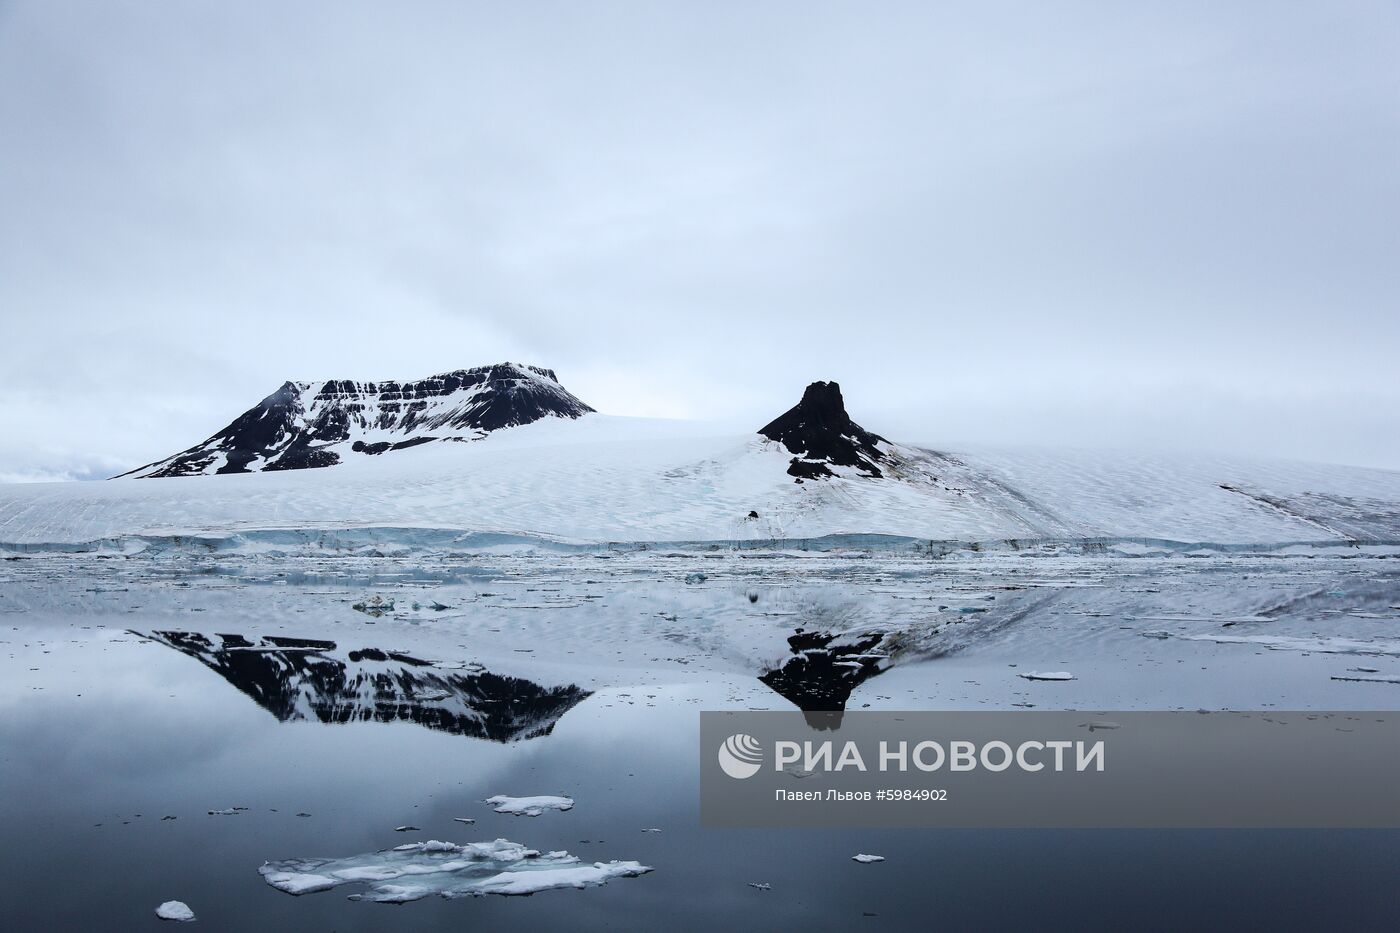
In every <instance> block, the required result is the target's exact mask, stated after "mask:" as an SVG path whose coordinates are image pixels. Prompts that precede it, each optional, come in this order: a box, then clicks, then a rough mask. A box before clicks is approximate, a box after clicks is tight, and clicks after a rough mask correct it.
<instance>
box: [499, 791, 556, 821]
mask: <svg viewBox="0 0 1400 933" xmlns="http://www.w3.org/2000/svg"><path fill="white" fill-rule="evenodd" d="M486 802H487V803H489V804H492V805H493V806H495V808H496V812H497V813H509V814H511V815H512V816H539V815H540V814H541V813H543V812H544V811H546V810H572V809H573V808H574V801H573V798H571V797H551V796H548V795H545V796H540V797H507V796H505V795H504V794H497V795H496V796H494V797H487V798H486Z"/></svg>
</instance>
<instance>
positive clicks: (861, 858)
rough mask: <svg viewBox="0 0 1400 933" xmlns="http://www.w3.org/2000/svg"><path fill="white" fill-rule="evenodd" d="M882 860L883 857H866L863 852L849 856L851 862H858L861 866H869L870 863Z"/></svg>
mask: <svg viewBox="0 0 1400 933" xmlns="http://www.w3.org/2000/svg"><path fill="white" fill-rule="evenodd" d="M884 860H885V857H884V856H883V855H866V854H865V853H864V852H861V853H859V854H857V855H852V856H851V861H853V862H860V863H861V864H862V865H869V864H870V863H871V862H883V861H884Z"/></svg>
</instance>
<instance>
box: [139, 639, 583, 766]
mask: <svg viewBox="0 0 1400 933" xmlns="http://www.w3.org/2000/svg"><path fill="white" fill-rule="evenodd" d="M136 634H141V633H139V632H138V633H136ZM142 637H144V638H149V639H150V640H151V641H155V642H158V643H160V644H163V645H167V646H169V647H171V648H174V649H175V650H176V651H179V652H181V653H183V654H187V655H189V656H190V657H192V658H195V659H196V660H198V661H199V662H200V663H201V664H203V665H204V666H205V667H207V668H209V669H210V670H212V671H214V672H215V673H217V674H218V675H219V676H221V677H223V678H224V679H225V680H227V681H228V682H229V683H231V684H233V686H235V687H237V688H238V689H239V690H241V691H243V692H244V693H246V694H247V695H248V696H250V697H252V698H253V700H254V701H255V702H256V703H257V704H258V705H259V706H261V707H263V708H264V709H266V710H267V711H268V712H270V713H272V715H274V716H276V717H277V718H278V719H280V720H281V721H283V722H294V721H301V720H311V721H318V722H324V723H347V722H415V723H417V724H418V725H420V726H425V727H427V728H429V729H437V730H440V731H442V732H451V733H453V734H454V735H467V736H472V737H474V738H482V739H490V740H491V741H493V742H513V741H517V740H519V739H529V738H534V737H536V736H541V735H548V734H549V733H550V732H551V731H552V730H553V729H554V723H555V722H556V721H558V719H559V717H561V716H563V715H564V714H565V713H567V712H568V711H569V710H570V709H572V708H573V707H574V706H576V705H577V704H578V703H580V702H581V701H582V700H583V699H584V698H586V697H587V696H588V695H589V694H588V691H586V690H582V689H580V688H579V687H576V686H573V685H570V686H567V687H544V686H541V685H540V684H537V683H534V682H532V681H529V680H522V679H520V678H518V677H502V676H500V675H498V674H492V673H490V672H489V671H484V670H471V671H465V672H458V671H447V670H442V669H439V668H438V667H436V666H435V665H434V664H432V663H431V662H429V661H423V660H420V659H418V658H415V657H412V656H410V655H407V654H402V653H399V652H393V651H381V650H379V649H377V648H363V649H360V650H358V651H350V652H340V651H338V650H337V648H336V644H335V642H331V641H317V640H313V639H297V638H281V637H277V636H272V635H269V636H265V637H263V638H261V639H259V640H258V641H257V642H251V641H249V640H248V639H246V638H244V637H242V636H241V635H213V636H210V635H204V634H201V633H199V632H152V633H150V634H149V635H142Z"/></svg>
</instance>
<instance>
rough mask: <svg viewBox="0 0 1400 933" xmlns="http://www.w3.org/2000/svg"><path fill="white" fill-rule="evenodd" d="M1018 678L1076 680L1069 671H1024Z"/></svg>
mask: <svg viewBox="0 0 1400 933" xmlns="http://www.w3.org/2000/svg"><path fill="white" fill-rule="evenodd" d="M1016 676H1017V677H1024V678H1025V679H1026V680H1074V675H1073V674H1071V673H1070V672H1069V671H1022V672H1021V673H1019V674H1017V675H1016Z"/></svg>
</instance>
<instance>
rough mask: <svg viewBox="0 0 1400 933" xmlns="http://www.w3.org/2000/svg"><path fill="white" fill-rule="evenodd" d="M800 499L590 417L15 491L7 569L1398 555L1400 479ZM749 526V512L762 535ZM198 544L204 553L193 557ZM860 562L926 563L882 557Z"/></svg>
mask: <svg viewBox="0 0 1400 933" xmlns="http://www.w3.org/2000/svg"><path fill="white" fill-rule="evenodd" d="M883 449H885V450H886V451H887V452H888V453H889V454H890V455H891V461H890V462H889V463H886V464H884V466H885V474H886V475H885V476H883V477H880V478H872V477H868V476H862V475H859V474H858V473H857V472H856V471H854V470H845V469H844V468H840V467H838V468H836V472H837V474H838V475H837V476H835V477H834V478H830V479H822V480H808V481H806V482H801V483H799V482H795V481H794V478H793V477H792V476H790V475H788V473H787V469H788V465H789V462H790V461H791V459H792V456H791V454H790V453H789V452H788V451H787V450H785V449H784V448H783V447H782V446H781V445H780V444H778V443H775V442H773V441H768V440H765V439H764V438H762V437H760V436H759V435H756V434H749V435H742V434H741V435H718V436H717V435H713V434H710V433H707V432H706V431H705V429H704V428H703V427H700V426H688V425H685V424H682V423H674V422H663V421H655V420H648V419H632V418H618V417H610V416H604V415H597V414H592V415H587V416H585V417H583V418H580V419H578V420H576V421H575V420H567V419H559V418H547V419H544V420H541V421H538V422H535V423H533V424H529V425H524V426H521V427H516V428H512V429H510V430H507V431H499V432H495V433H493V434H491V435H490V436H488V437H485V438H483V439H481V440H479V441H474V442H472V443H468V444H427V445H424V446H422V447H418V448H414V449H410V450H401V451H396V452H395V453H394V455H393V456H392V457H365V458H359V459H357V460H352V461H349V462H346V463H343V464H340V465H337V466H333V467H328V468H324V469H311V470H293V471H285V472H276V473H252V474H231V475H220V476H189V477H175V478H168V479H141V480H134V479H118V480H113V481H109V482H100V483H53V484H35V485H6V486H0V549H4V550H9V551H12V552H13V551H17V550H18V551H26V552H44V551H60V552H63V551H93V550H111V551H118V552H127V553H131V552H137V551H142V550H148V549H153V548H154V549H161V548H169V547H172V546H173V547H186V546H191V545H193V546H196V547H201V548H218V549H240V550H244V551H249V552H258V551H264V552H267V551H271V552H278V553H284V552H289V551H307V550H313V551H324V550H327V549H330V550H335V549H344V550H360V551H365V550H367V549H368V550H374V549H378V550H381V551H384V552H386V553H389V552H392V553H409V552H412V551H413V550H415V549H434V550H444V551H449V552H450V551H454V550H455V551H469V552H475V551H481V550H483V549H488V548H492V547H497V546H520V545H526V546H533V547H539V546H546V547H547V546H559V547H575V546H598V545H606V544H609V543H637V542H671V543H687V542H688V543H701V542H718V543H726V542H727V543H731V544H735V543H738V544H752V545H764V544H769V543H778V544H781V543H784V542H786V543H789V544H792V543H800V542H803V541H806V540H807V539H814V538H822V537H827V536H861V535H868V536H895V537H896V539H914V540H917V541H920V542H962V543H970V542H980V543H984V544H988V545H994V546H1006V544H1007V542H1016V545H1015V546H1021V545H1024V544H1027V543H1034V542H1096V543H1097V544H1099V545H1103V544H1104V543H1106V542H1107V543H1112V544H1113V545H1114V546H1115V547H1116V548H1118V550H1119V552H1120V553H1128V552H1129V551H1131V550H1132V549H1133V548H1137V549H1138V550H1139V551H1140V552H1142V553H1151V552H1152V551H1153V550H1154V549H1158V548H1162V547H1169V548H1172V549H1174V550H1179V549H1180V548H1179V546H1180V545H1186V546H1195V545H1257V546H1267V547H1271V548H1281V547H1286V546H1288V545H1325V544H1333V545H1342V546H1347V545H1356V544H1363V545H1364V544H1378V545H1393V544H1395V543H1397V542H1400V473H1398V472H1392V471H1386V470H1375V469H1363V468H1353V467H1341V466H1330V465H1321V464H1305V463H1293V462H1281V461H1263V460H1260V461H1250V460H1245V459H1229V458H1221V457H1166V456H1152V455H1135V454H1127V453H1117V452H1114V453H1107V452H1097V451H1069V450H991V449H969V450H957V451H935V450H933V449H930V448H925V447H919V446H908V445H898V444H889V445H885V447H884V448H883ZM750 513H753V514H752V515H751V514H750ZM191 539H194V540H191ZM844 543H846V544H852V543H856V544H864V545H869V546H878V545H881V544H891V543H893V544H896V545H900V546H911V545H912V543H913V542H912V541H909V540H895V541H894V542H890V541H884V542H881V541H879V540H875V539H866V540H863V541H852V540H850V539H847V540H846V541H845V542H844Z"/></svg>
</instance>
